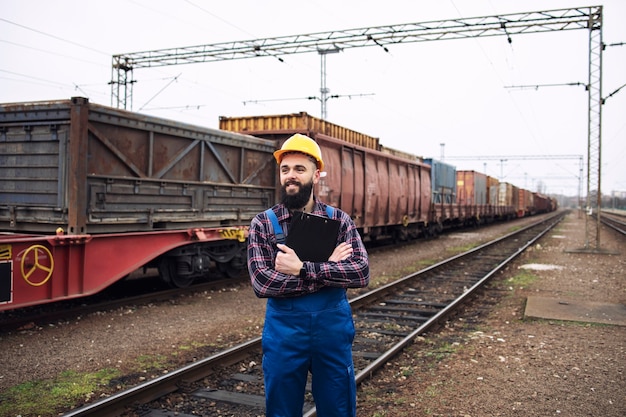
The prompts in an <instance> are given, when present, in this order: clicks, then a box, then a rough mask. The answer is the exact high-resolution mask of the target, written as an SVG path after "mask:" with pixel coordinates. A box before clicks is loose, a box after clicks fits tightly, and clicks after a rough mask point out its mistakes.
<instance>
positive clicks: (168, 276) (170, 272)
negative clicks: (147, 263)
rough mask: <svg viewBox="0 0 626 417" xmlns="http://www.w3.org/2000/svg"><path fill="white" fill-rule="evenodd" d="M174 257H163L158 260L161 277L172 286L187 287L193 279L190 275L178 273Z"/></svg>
mask: <svg viewBox="0 0 626 417" xmlns="http://www.w3.org/2000/svg"><path fill="white" fill-rule="evenodd" d="M177 267H178V265H177V264H176V258H171V257H164V258H163V259H161V261H160V262H159V275H160V276H161V279H162V280H163V281H164V282H166V283H167V284H168V285H170V286H171V287H174V288H187V287H189V286H190V285H191V284H192V283H193V280H194V277H193V276H191V275H180V274H179V273H178V269H177Z"/></svg>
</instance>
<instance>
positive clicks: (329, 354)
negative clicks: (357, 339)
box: [262, 288, 356, 417]
mask: <svg viewBox="0 0 626 417" xmlns="http://www.w3.org/2000/svg"><path fill="white" fill-rule="evenodd" d="M353 340H354V323H353V321H352V312H351V309H350V304H349V303H348V300H347V297H346V291H345V290H344V289H342V288H325V289H323V290H321V291H318V292H316V293H313V294H308V295H304V296H300V297H289V298H270V299H268V301H267V309H266V313H265V326H264V328H263V338H262V341H263V373H264V375H265V404H266V416H268V417H296V416H302V408H303V405H304V392H305V386H306V382H307V376H308V372H309V371H310V372H311V375H312V391H313V398H314V400H315V406H316V411H317V415H318V416H319V417H331V416H337V417H355V416H356V383H355V379H354V366H353V363H352V341H353Z"/></svg>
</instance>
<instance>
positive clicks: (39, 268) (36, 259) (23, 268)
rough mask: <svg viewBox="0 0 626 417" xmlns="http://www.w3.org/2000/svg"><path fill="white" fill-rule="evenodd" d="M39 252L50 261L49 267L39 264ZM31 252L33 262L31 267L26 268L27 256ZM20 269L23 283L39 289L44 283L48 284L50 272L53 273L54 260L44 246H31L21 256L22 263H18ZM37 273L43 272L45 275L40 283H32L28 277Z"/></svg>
mask: <svg viewBox="0 0 626 417" xmlns="http://www.w3.org/2000/svg"><path fill="white" fill-rule="evenodd" d="M40 251H41V252H43V254H44V255H46V256H47V257H48V259H50V265H49V266H48V265H43V264H41V262H40ZM31 252H32V253H33V258H34V262H33V264H32V265H28V266H27V265H25V262H26V258H28V255H30V253H31ZM42 259H43V258H42ZM20 267H21V271H22V276H23V277H24V281H26V282H28V283H29V284H30V285H32V286H33V287H39V286H41V285H43V284H45V283H46V282H48V280H49V279H50V277H51V276H52V272H53V271H54V258H53V257H52V253H51V252H50V250H49V249H48V248H46V247H45V246H42V245H33V246H31V247H29V248H28V249H26V251H24V253H23V254H22V261H21V262H20ZM27 267H28V269H27ZM37 271H43V272H44V273H45V274H46V276H45V278H44V279H42V280H41V281H40V282H32V281H31V280H30V277H31V276H32V275H33V274H34V273H35V272H37Z"/></svg>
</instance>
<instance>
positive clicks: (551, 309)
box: [524, 296, 626, 326]
mask: <svg viewBox="0 0 626 417" xmlns="http://www.w3.org/2000/svg"><path fill="white" fill-rule="evenodd" d="M524 317H525V318H538V319H551V320H566V321H580V322H589V323H602V324H613V325H616V326H626V305H623V304H610V303H602V302H595V301H584V300H573V299H564V298H549V297H533V296H531V297H528V299H527V300H526V310H525V311H524Z"/></svg>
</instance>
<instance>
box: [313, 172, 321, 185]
mask: <svg viewBox="0 0 626 417" xmlns="http://www.w3.org/2000/svg"><path fill="white" fill-rule="evenodd" d="M320 177H321V173H320V170H319V169H316V170H315V174H313V184H317V183H318V182H319V180H320Z"/></svg>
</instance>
